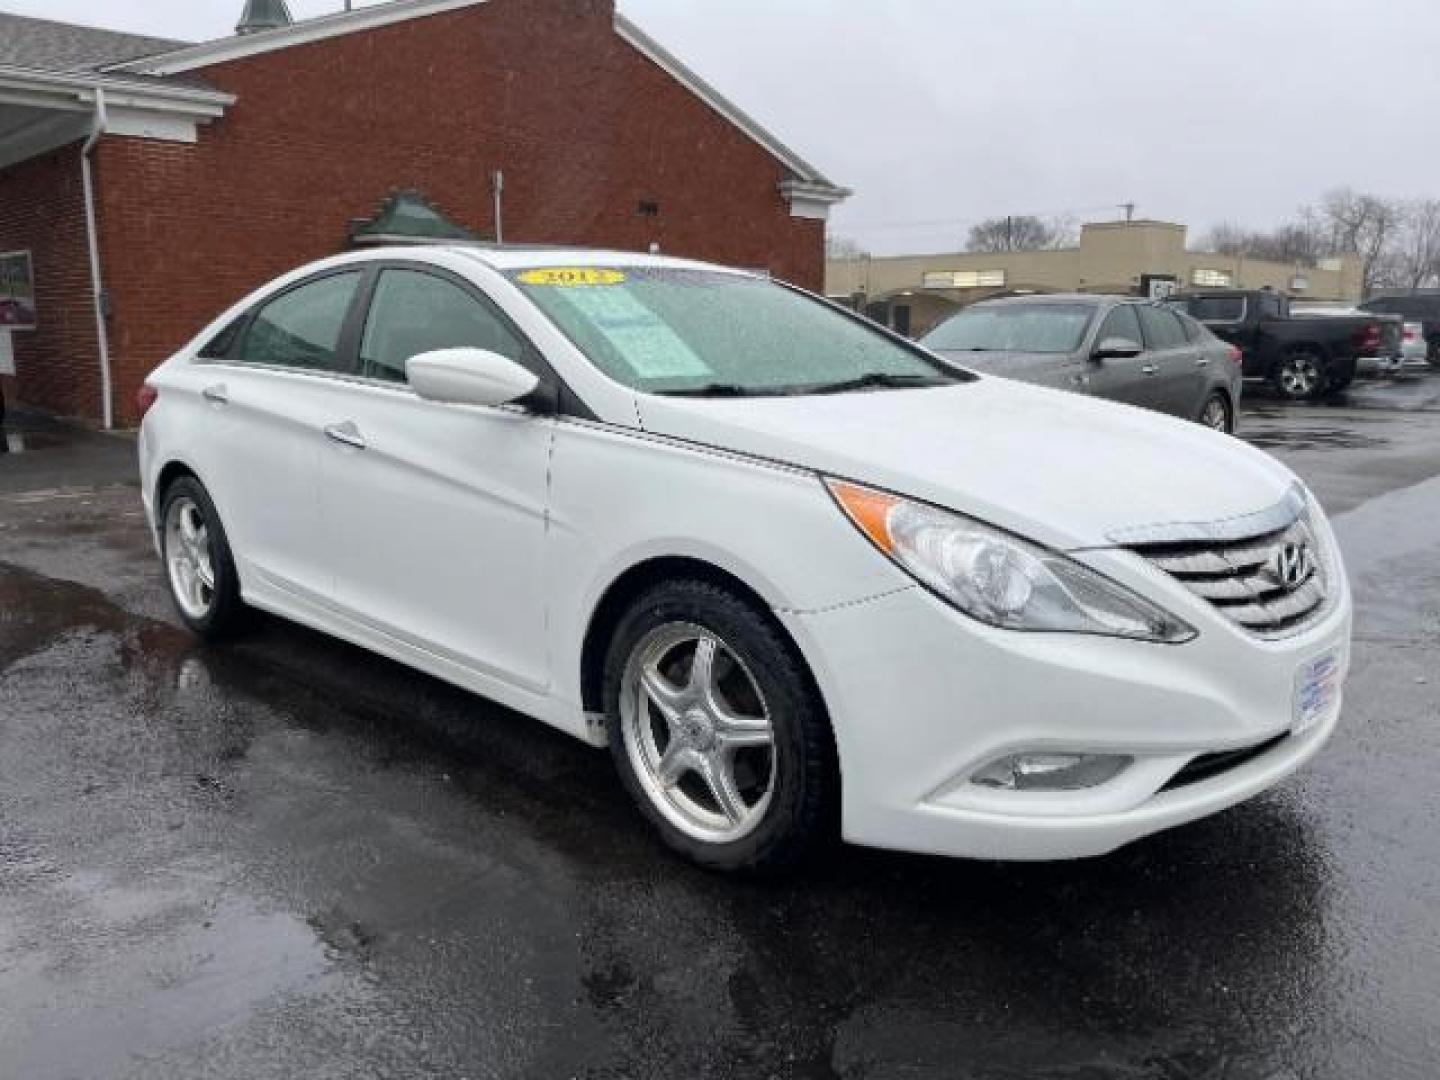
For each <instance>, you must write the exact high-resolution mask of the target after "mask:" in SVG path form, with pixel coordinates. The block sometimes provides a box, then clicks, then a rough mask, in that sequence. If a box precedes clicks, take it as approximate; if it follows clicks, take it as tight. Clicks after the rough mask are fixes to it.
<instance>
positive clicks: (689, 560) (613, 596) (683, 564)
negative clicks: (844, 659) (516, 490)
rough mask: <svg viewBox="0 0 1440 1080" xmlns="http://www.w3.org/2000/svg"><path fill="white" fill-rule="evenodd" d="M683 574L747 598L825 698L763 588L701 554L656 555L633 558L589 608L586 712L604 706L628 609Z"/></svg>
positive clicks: (583, 670) (583, 682)
mask: <svg viewBox="0 0 1440 1080" xmlns="http://www.w3.org/2000/svg"><path fill="white" fill-rule="evenodd" d="M680 579H686V580H697V581H704V582H708V583H710V584H712V585H716V586H719V587H720V588H723V589H727V590H729V591H730V592H733V593H735V594H736V595H738V596H740V597H741V598H742V599H744V600H747V601H749V602H750V603H751V604H752V605H753V606H754V607H755V609H756V610H757V611H759V612H761V613H762V614H763V615H764V616H765V617H766V618H767V619H769V621H770V622H771V624H772V625H773V626H774V627H775V629H776V630H778V631H779V633H780V634H781V636H782V637H783V639H784V640H785V641H786V642H788V643H789V645H790V647H791V648H792V649H793V650H794V652H795V656H796V658H797V660H798V661H799V662H800V664H801V665H802V667H803V669H804V671H805V672H806V674H807V676H808V677H809V679H810V683H811V686H812V687H813V688H814V690H815V693H816V694H817V695H820V698H821V701H822V702H823V700H824V696H823V694H822V693H821V690H820V685H819V681H818V680H817V679H816V678H815V672H814V670H813V669H812V668H811V666H810V663H809V661H808V660H807V659H806V657H805V654H804V652H803V650H802V649H801V648H800V643H799V642H797V641H796V640H795V638H794V636H793V635H792V634H791V633H790V631H789V630H788V629H787V628H786V626H785V625H784V623H783V622H782V621H781V620H779V619H777V618H775V616H774V608H773V606H772V605H771V604H770V602H769V601H767V600H766V599H765V597H764V595H763V594H762V593H761V592H760V590H759V589H757V588H755V587H754V586H753V585H751V584H750V583H749V582H747V581H745V580H744V579H743V578H741V577H740V576H738V575H737V574H735V573H734V572H732V571H730V570H727V569H724V568H723V567H721V566H718V565H717V564H715V563H713V562H709V561H707V560H705V559H703V558H698V557H696V556H691V555H657V556H652V557H650V558H646V559H644V560H642V561H640V562H637V563H635V564H634V565H632V566H630V567H628V568H627V569H626V570H625V571H623V572H622V573H620V574H619V575H618V576H616V577H615V579H614V580H613V581H611V582H610V584H609V586H608V587H607V588H606V589H605V590H604V592H603V593H602V594H601V596H600V599H599V600H598V601H597V602H596V603H595V605H594V607H593V609H592V610H591V612H590V617H589V620H588V621H587V623H586V626H585V634H584V637H583V638H582V641H581V646H580V700H581V703H582V705H583V707H584V709H585V711H586V712H589V713H601V712H604V710H605V702H604V693H603V687H604V682H605V656H606V653H607V651H608V650H609V646H610V640H611V638H612V637H613V636H614V633H615V629H616V627H617V626H618V625H619V623H620V620H621V618H623V617H624V615H625V612H626V611H627V610H628V609H629V607H630V605H631V604H632V603H633V602H634V601H635V598H636V597H638V596H639V595H640V594H641V593H643V592H644V591H645V590H646V589H648V588H650V587H651V586H653V585H656V584H658V583H659V582H662V581H673V580H680Z"/></svg>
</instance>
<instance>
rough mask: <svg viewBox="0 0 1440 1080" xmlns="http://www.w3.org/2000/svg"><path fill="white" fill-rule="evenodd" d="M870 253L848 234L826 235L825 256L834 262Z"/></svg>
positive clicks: (861, 256) (859, 257) (858, 257)
mask: <svg viewBox="0 0 1440 1080" xmlns="http://www.w3.org/2000/svg"><path fill="white" fill-rule="evenodd" d="M868 254H870V253H869V252H868V251H866V250H865V249H864V248H863V247H861V246H860V244H859V243H858V242H857V241H855V240H853V239H851V238H850V237H848V236H839V235H835V234H832V235H829V236H826V237H825V258H827V259H829V260H831V261H832V262H838V261H842V260H844V259H861V258H864V257H865V256H866V255H868Z"/></svg>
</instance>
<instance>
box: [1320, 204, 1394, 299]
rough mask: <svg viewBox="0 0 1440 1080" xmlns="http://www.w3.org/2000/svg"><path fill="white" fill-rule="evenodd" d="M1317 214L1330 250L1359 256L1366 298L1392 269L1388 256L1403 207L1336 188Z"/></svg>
mask: <svg viewBox="0 0 1440 1080" xmlns="http://www.w3.org/2000/svg"><path fill="white" fill-rule="evenodd" d="M1317 214H1318V218H1319V221H1320V222H1321V223H1322V225H1323V227H1324V228H1325V229H1326V230H1328V232H1329V237H1328V242H1327V246H1328V248H1329V250H1330V251H1331V252H1332V253H1333V254H1336V255H1357V256H1359V258H1360V264H1361V268H1362V272H1361V281H1362V284H1363V286H1364V291H1365V293H1366V294H1367V295H1368V294H1369V293H1370V292H1371V290H1373V289H1374V288H1375V286H1376V285H1378V284H1380V283H1381V280H1382V279H1383V278H1385V277H1388V276H1389V274H1390V272H1391V270H1392V267H1391V266H1390V265H1389V262H1390V256H1391V255H1392V254H1393V245H1394V242H1395V236H1396V233H1397V232H1398V230H1399V228H1400V225H1401V223H1402V221H1403V220H1404V216H1405V213H1404V208H1403V207H1402V206H1401V205H1400V204H1399V203H1397V202H1395V201H1393V200H1388V199H1382V198H1379V197H1378V196H1375V195H1364V194H1361V193H1360V192H1357V191H1355V190H1353V189H1351V188H1339V189H1337V190H1335V191H1332V192H1330V194H1328V195H1326V196H1325V198H1324V199H1323V200H1322V201H1321V203H1320V206H1319V208H1318V211H1317Z"/></svg>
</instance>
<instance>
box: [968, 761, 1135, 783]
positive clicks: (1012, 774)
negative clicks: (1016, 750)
mask: <svg viewBox="0 0 1440 1080" xmlns="http://www.w3.org/2000/svg"><path fill="white" fill-rule="evenodd" d="M1134 763H1135V759H1134V758H1132V757H1127V756H1125V755H1123V754H1011V755H1010V756H1009V757H1003V758H1000V759H999V760H998V761H992V762H991V763H990V764H989V765H986V766H985V767H984V768H983V769H981V770H980V771H979V772H977V773H976V774H975V775H974V776H972V777H971V778H970V780H971V782H972V783H975V784H979V785H980V786H981V787H988V788H999V789H1001V790H1002V791H1083V790H1084V789H1085V788H1093V787H1099V786H1100V785H1101V784H1105V783H1109V782H1110V781H1111V780H1114V779H1115V777H1117V776H1119V775H1120V774H1121V773H1122V772H1124V771H1125V770H1126V769H1128V768H1129V767H1130V766H1131V765H1133V764H1134Z"/></svg>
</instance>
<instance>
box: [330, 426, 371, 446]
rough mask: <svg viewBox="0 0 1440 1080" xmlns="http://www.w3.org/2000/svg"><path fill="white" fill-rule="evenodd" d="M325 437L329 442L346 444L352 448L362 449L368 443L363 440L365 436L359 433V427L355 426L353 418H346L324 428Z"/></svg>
mask: <svg viewBox="0 0 1440 1080" xmlns="http://www.w3.org/2000/svg"><path fill="white" fill-rule="evenodd" d="M325 437H326V438H327V439H329V440H330V441H331V442H337V443H339V444H340V445H341V446H348V447H350V449H352V450H364V449H365V448H366V447H367V446H369V445H370V444H369V443H367V442H366V441H365V436H364V435H361V434H360V429H359V428H358V427H356V426H355V421H353V420H346V421H345V422H344V423H343V424H331V425H330V426H329V427H327V428H326V429H325Z"/></svg>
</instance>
